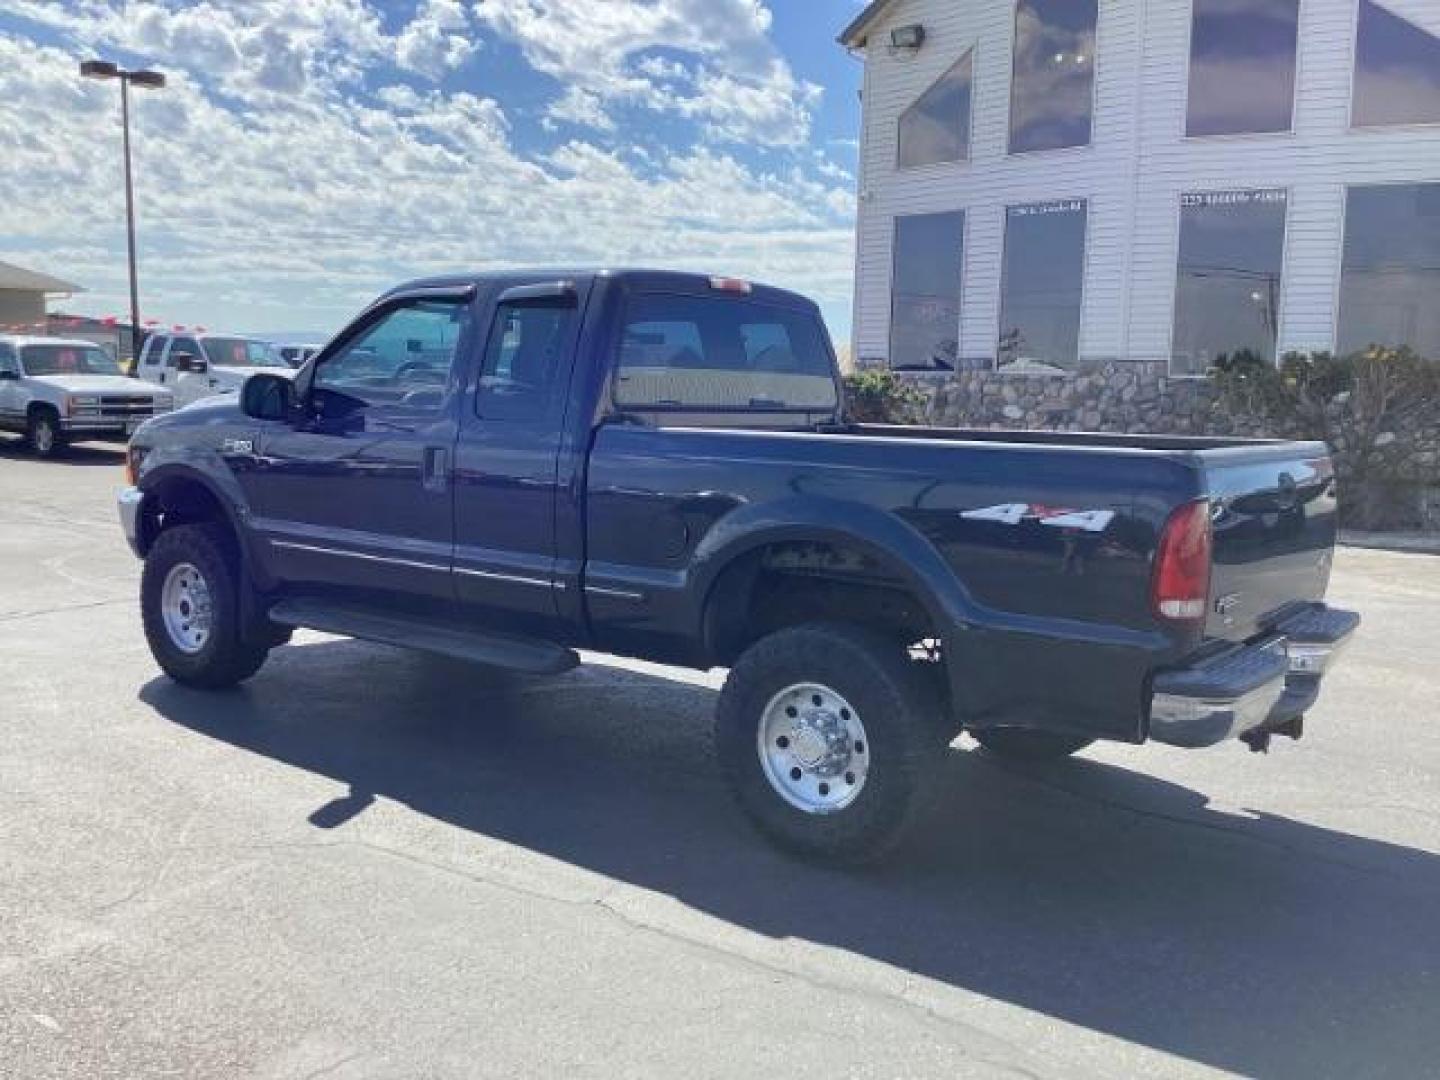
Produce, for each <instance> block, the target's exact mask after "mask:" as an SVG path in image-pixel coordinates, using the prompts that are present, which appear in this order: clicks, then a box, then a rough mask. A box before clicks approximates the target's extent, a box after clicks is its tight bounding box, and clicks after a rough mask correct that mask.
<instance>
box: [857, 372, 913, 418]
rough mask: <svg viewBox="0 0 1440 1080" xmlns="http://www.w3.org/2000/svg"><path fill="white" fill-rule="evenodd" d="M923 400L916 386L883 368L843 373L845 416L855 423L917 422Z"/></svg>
mask: <svg viewBox="0 0 1440 1080" xmlns="http://www.w3.org/2000/svg"><path fill="white" fill-rule="evenodd" d="M924 401H925V396H924V395H923V394H921V393H920V391H919V390H917V389H915V387H913V386H911V385H910V384H909V383H907V382H906V381H905V380H904V379H901V378H900V377H898V376H897V375H896V374H895V373H894V372H893V371H889V370H887V369H885V368H867V369H865V370H864V371H857V372H855V373H854V374H852V375H846V376H845V416H846V418H847V419H849V420H853V421H855V422H856V423H860V424H915V423H919V421H920V411H921V408H922V407H923V405H924Z"/></svg>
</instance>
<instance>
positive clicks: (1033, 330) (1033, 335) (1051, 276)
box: [997, 199, 1086, 374]
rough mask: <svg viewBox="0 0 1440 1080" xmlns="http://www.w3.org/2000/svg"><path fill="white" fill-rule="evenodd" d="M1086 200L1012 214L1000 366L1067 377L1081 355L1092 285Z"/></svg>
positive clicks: (1018, 208) (1015, 210) (1002, 288)
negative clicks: (1084, 304) (1087, 291)
mask: <svg viewBox="0 0 1440 1080" xmlns="http://www.w3.org/2000/svg"><path fill="white" fill-rule="evenodd" d="M1085 218H1086V203H1085V200H1084V199H1059V200H1056V201H1053V202H1043V203H1029V204H1027V205H1024V206H1012V207H1010V208H1009V209H1007V210H1006V211H1005V259H1004V268H1003V270H1002V272H1001V280H1000V343H999V348H998V350H997V358H998V362H999V366H1000V369H1001V370H1002V371H1003V370H1009V371H1012V372H1016V373H1035V374H1059V373H1061V372H1064V371H1067V370H1070V369H1072V368H1074V367H1075V366H1076V365H1077V363H1078V361H1079V358H1080V307H1081V298H1082V294H1083V292H1084V286H1085Z"/></svg>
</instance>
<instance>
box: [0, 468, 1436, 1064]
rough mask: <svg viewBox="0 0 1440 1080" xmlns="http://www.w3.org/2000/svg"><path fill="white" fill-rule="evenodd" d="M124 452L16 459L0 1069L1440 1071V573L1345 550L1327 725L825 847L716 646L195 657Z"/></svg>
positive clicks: (958, 765)
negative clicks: (849, 855) (801, 837)
mask: <svg viewBox="0 0 1440 1080" xmlns="http://www.w3.org/2000/svg"><path fill="white" fill-rule="evenodd" d="M119 465H120V457H119V454H118V453H117V452H115V451H113V450H110V449H101V448H98V447H97V448H91V447H82V448H77V449H76V450H75V451H73V452H72V454H71V455H70V456H69V457H68V458H66V459H64V460H61V461H57V462H51V463H41V462H36V461H33V460H30V459H29V458H27V457H26V456H25V455H24V453H23V452H22V451H21V450H20V449H19V448H18V445H17V444H16V443H13V442H5V443H3V444H0V1076H4V1077H14V1078H25V1080H39V1078H43V1077H85V1078H100V1077H127V1078H128V1077H151V1076H180V1077H187V1078H198V1077H232V1076H243V1077H252V1076H253V1077H266V1078H300V1077H325V1078H328V1080H348V1078H357V1077H474V1076H505V1077H513V1076H553V1075H560V1074H564V1075H567V1076H596V1077H618V1076H627V1077H628V1076H657V1077H662V1076H663V1077H673V1076H679V1075H690V1076H702V1077H703V1076H752V1075H766V1076H786V1077H809V1076H824V1077H837V1076H877V1077H899V1076H905V1077H911V1076H929V1075H935V1076H948V1077H955V1076H972V1075H973V1076H991V1075H997V1076H1008V1075H1016V1074H1020V1075H1027V1076H1040V1077H1066V1078H1070V1077H1080V1076H1092V1077H1113V1076H1119V1075H1153V1076H1198V1075H1213V1074H1215V1073H1219V1072H1230V1073H1238V1074H1244V1075H1250V1076H1265V1077H1306V1078H1313V1077H1332V1076H1333V1077H1347V1078H1349V1077H1360V1076H1396V1077H1401V1076H1420V1075H1434V1074H1435V1069H1436V1062H1437V1061H1440V722H1437V711H1436V701H1437V698H1440V694H1437V690H1440V652H1437V649H1436V645H1435V643H1436V642H1437V641H1440V559H1437V558H1434V557H1430V556H1424V555H1406V554H1393V553H1385V552H1375V551H1358V550H1346V551H1343V552H1341V554H1340V555H1339V557H1338V558H1337V562H1336V574H1335V582H1334V587H1333V590H1332V593H1333V595H1334V597H1335V598H1336V599H1337V601H1338V602H1341V603H1344V604H1346V605H1350V606H1354V607H1356V608H1358V609H1360V610H1361V611H1362V612H1363V613H1364V616H1365V619H1366V622H1365V626H1364V628H1363V636H1362V637H1361V638H1360V639H1359V640H1358V641H1357V643H1356V644H1355V646H1354V647H1353V649H1352V650H1351V651H1350V653H1349V654H1348V655H1347V656H1346V658H1345V662H1344V664H1343V665H1342V666H1341V668H1340V669H1339V670H1338V671H1337V672H1336V673H1335V674H1334V676H1333V677H1332V678H1331V679H1330V681H1329V685H1328V687H1327V691H1326V694H1325V696H1324V699H1323V702H1322V704H1321V705H1320V706H1319V707H1318V708H1317V709H1316V710H1315V712H1314V713H1313V714H1312V715H1311V717H1310V718H1309V723H1308V726H1307V731H1306V734H1305V737H1304V739H1303V740H1302V741H1300V742H1298V743H1291V742H1289V741H1288V740H1279V741H1277V744H1276V746H1275V747H1274V748H1273V749H1272V751H1271V753H1269V754H1268V755H1259V754H1252V753H1250V752H1248V751H1247V750H1246V749H1245V748H1244V747H1243V746H1241V745H1239V744H1234V745H1227V746H1223V747H1220V748H1217V749H1213V750H1209V751H1200V752H1196V751H1189V752H1187V751H1183V750H1172V749H1167V748H1163V747H1153V746H1151V747H1128V746H1104V747H1097V748H1092V749H1090V750H1088V751H1086V752H1085V753H1083V754H1082V755H1080V756H1079V757H1078V758H1076V759H1075V760H1073V761H1068V762H1064V763H1060V764H1056V765H1049V766H1042V767H1027V768H1020V767H1016V766H1012V765H1004V764H1001V763H998V762H996V761H995V760H994V759H993V758H988V757H987V756H986V755H984V754H983V753H980V752H976V751H974V750H973V749H970V748H969V744H968V742H967V743H961V744H959V745H958V746H957V747H956V748H955V749H954V750H953V751H952V752H951V754H950V755H949V758H948V760H947V761H946V762H945V765H944V768H945V769H946V771H947V773H948V781H949V782H948V784H947V792H948V794H947V797H946V800H945V805H944V807H943V809H942V813H941V814H940V815H939V816H938V817H937V818H936V819H935V822H934V824H933V826H932V827H931V829H930V830H929V831H928V832H927V833H926V835H924V836H923V837H921V838H919V839H918V840H917V841H916V842H915V843H914V844H912V845H911V846H910V847H908V848H907V849H906V850H905V851H904V852H903V854H902V855H901V857H900V858H899V859H897V860H896V861H895V862H893V863H891V864H889V865H887V866H885V867H882V868H879V869H875V870H870V871H866V872H862V873H840V872H834V871H828V870H822V869H817V868H814V867H809V866H805V865H802V864H798V863H795V862H792V861H789V860H787V859H786V858H784V857H783V856H781V855H779V854H777V853H775V852H774V851H772V850H771V849H770V848H768V847H766V846H765V845H764V844H763V843H762V842H761V841H760V840H758V839H757V838H756V837H755V835H754V834H752V833H751V832H750V831H749V829H748V828H747V827H746V825H745V823H744V822H743V820H742V819H741V818H740V816H739V815H738V813H737V812H736V811H735V810H734V809H732V807H731V804H730V803H729V801H728V798H727V797H726V794H725V792H724V791H723V789H722V787H721V784H720V781H719V778H718V776H717V774H716V770H715V768H714V767H713V762H712V760H711V752H710V746H709V737H708V733H709V719H710V713H711V710H712V707H713V705H714V700H715V694H716V688H717V686H718V685H719V682H720V675H719V673H711V674H708V675H702V674H697V673H693V672H683V671H677V670H674V669H668V668H661V667H656V666H653V665H648V664H642V663H636V662H629V661H617V660H613V659H607V658H601V657H587V663H586V664H585V665H584V666H583V667H582V668H580V669H579V670H577V671H575V672H573V673H571V674H569V675H567V676H564V677H562V678H558V679H553V680H549V681H540V680H526V679H520V678H514V677H506V676H502V675H496V674H490V673H485V672H480V671H467V670H464V669H460V668H457V667H454V666H450V665H444V664H440V663H437V662H434V661H430V660H426V659H425V658H422V657H417V656H413V655H409V654H406V653H403V652H400V651H396V650H391V649H386V648H382V647H378V646H371V645H366V644H360V643H356V642H351V641H345V640H339V639H333V638H326V637H323V636H321V635H315V634H302V635H299V636H298V637H297V639H296V643H295V644H294V645H292V646H290V647H288V648H285V649H282V650H279V651H277V652H276V653H275V654H274V655H273V656H272V658H271V660H270V662H269V664H268V665H267V666H266V667H265V668H264V669H263V670H262V672H261V673H260V674H259V675H258V676H257V677H256V678H255V679H254V680H252V681H251V682H250V683H248V684H247V685H246V686H245V687H244V688H242V689H240V690H238V691H235V692H230V693H224V694H218V695H205V694H200V693H195V692H190V691H186V690H184V689H181V688H179V687H177V686H175V685H173V684H171V683H170V682H168V681H167V680H165V679H164V678H163V677H161V676H160V675H159V672H158V670H157V669H156V667H155V665H154V663H153V662H152V661H151V658H150V656H149V653H148V651H147V650H146V648H145V644H144V641H143V638H142V636H141V632H140V626H139V619H138V615H137V611H136V589H137V581H138V574H139V566H138V564H137V563H136V562H135V561H134V560H133V559H132V557H131V556H130V554H129V553H128V551H127V550H126V548H125V546H124V543H123V540H122V539H121V536H120V533H119V530H118V527H117V525H116V523H115V519H114V513H113V509H112V502H113V499H112V496H113V491H114V489H115V488H116V487H117V486H118V485H119V484H120V483H121V478H120V468H119Z"/></svg>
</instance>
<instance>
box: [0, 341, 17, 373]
mask: <svg viewBox="0 0 1440 1080" xmlns="http://www.w3.org/2000/svg"><path fill="white" fill-rule="evenodd" d="M0 371H8V372H10V373H11V374H12V375H19V374H20V361H19V360H18V359H17V358H16V356H15V347H14V346H13V345H4V344H0Z"/></svg>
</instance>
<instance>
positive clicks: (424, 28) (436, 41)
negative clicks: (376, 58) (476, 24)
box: [395, 0, 478, 80]
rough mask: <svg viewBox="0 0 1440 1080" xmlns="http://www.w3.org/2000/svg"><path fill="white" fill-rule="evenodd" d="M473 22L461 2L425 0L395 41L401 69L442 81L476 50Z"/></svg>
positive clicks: (396, 55) (455, 0)
mask: <svg viewBox="0 0 1440 1080" xmlns="http://www.w3.org/2000/svg"><path fill="white" fill-rule="evenodd" d="M470 30H471V28H470V19H469V16H468V15H466V13H465V9H464V8H463V7H462V6H461V4H460V0H426V2H425V4H424V6H423V7H422V8H421V9H420V10H419V11H418V12H417V13H416V15H415V18H414V19H412V20H411V22H410V24H409V25H408V26H406V27H405V29H404V30H403V31H401V33H400V36H399V37H398V38H397V39H396V41H395V58H396V60H397V62H398V63H399V64H400V66H401V67H402V68H405V69H406V70H408V71H416V72H419V73H420V74H422V75H427V76H429V77H430V78H432V79H436V80H438V79H440V78H441V77H442V76H444V75H445V73H446V72H448V71H451V70H453V69H454V68H457V67H459V66H460V65H461V64H463V63H464V62H465V61H466V59H468V58H469V56H470V55H471V54H472V53H473V52H474V51H475V50H476V48H477V47H478V46H477V42H476V41H475V40H474V39H473V37H471V35H470Z"/></svg>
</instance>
